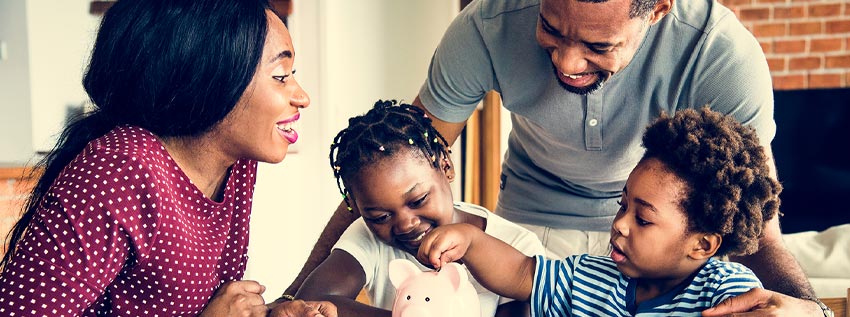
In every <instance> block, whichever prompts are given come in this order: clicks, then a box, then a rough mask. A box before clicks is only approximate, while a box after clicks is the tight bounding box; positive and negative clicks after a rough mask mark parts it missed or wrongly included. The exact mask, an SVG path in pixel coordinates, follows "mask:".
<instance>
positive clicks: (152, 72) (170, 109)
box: [0, 0, 269, 267]
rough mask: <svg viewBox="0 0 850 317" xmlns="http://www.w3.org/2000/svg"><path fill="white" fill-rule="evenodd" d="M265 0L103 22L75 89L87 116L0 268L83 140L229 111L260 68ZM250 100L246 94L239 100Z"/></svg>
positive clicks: (68, 133) (74, 127)
mask: <svg viewBox="0 0 850 317" xmlns="http://www.w3.org/2000/svg"><path fill="white" fill-rule="evenodd" d="M267 9H269V5H268V2H267V1H266V0H238V1H230V0H220V1H214V0H121V1H118V2H116V3H115V4H114V5H113V6H112V7H111V8H110V9H109V10H108V11H107V12H106V14H105V15H104V17H103V20H102V21H101V24H100V30H99V31H98V34H97V39H96V40H95V44H94V50H93V51H92V55H91V60H90V63H89V65H88V70H87V71H86V74H85V76H84V78H83V86H84V87H85V89H86V92H87V93H88V95H89V98H90V99H91V101H92V103H93V104H94V107H95V109H94V110H93V111H92V112H90V113H89V114H86V115H83V116H81V117H78V118H76V119H74V120H72V122H71V123H69V124H68V125H67V126H66V127H65V129H64V130H63V131H62V134H61V135H60V136H59V139H58V141H57V143H56V145H55V146H54V148H53V149H52V150H51V151H50V152H49V153H48V154H47V155H46V156H45V157H44V158H43V159H42V160H41V161H40V162H39V163H38V164H37V165H36V167H35V168H34V169H33V171H34V172H33V173H38V172H39V171H40V172H42V174H41V176H40V178H39V180H38V182H37V183H36V184H35V187H34V188H33V189H32V192H31V195H30V196H29V198H28V199H27V202H26V204H25V205H24V213H23V215H22V217H21V219H20V220H19V221H18V222H17V223H16V224H15V226H14V227H13V228H12V231H11V232H10V234H9V238H8V241H9V243H8V248H6V251H7V252H6V254H5V255H4V256H3V259H2V260H1V261H0V267H4V266H5V265H6V264H7V263H9V261H11V259H12V256H13V254H14V252H15V247H16V246H17V244H18V242H19V241H20V239H21V237H22V236H23V234H24V231H25V230H26V228H27V226H28V225H29V223H30V221H31V220H32V219H33V216H34V214H35V212H36V209H37V207H38V206H39V204H40V202H41V200H42V198H43V197H44V196H45V195H46V194H47V192H48V190H49V189H50V186H51V185H52V184H53V182H54V180H55V179H56V178H57V177H58V175H59V174H60V172H61V171H62V170H63V169H64V168H65V166H66V165H68V163H70V162H71V160H72V159H73V158H74V157H76V156H77V155H78V154H79V153H80V152H81V151H82V150H83V148H84V147H85V146H86V144H88V143H89V142H90V141H91V140H94V139H96V138H98V137H100V136H103V135H104V134H106V133H107V132H109V131H110V130H111V129H113V128H114V127H116V126H120V125H134V126H138V127H142V128H144V129H147V130H148V131H150V132H152V133H154V134H155V135H157V136H159V137H180V136H197V135H200V134H203V133H204V132H207V131H209V130H210V129H211V128H212V127H214V126H215V125H216V124H218V123H219V122H220V121H221V120H222V119H224V117H225V116H227V114H228V113H230V111H231V110H233V108H234V107H235V106H236V103H237V102H238V100H239V98H240V97H241V96H242V94H243V92H245V90H246V88H247V87H248V85H249V84H250V82H251V79H252V78H253V76H254V73H255V71H256V69H257V65H258V64H259V63H260V60H261V57H262V53H263V46H264V44H265V40H266V33H267V30H268V20H267V16H266V10H267ZM248 93H250V92H248Z"/></svg>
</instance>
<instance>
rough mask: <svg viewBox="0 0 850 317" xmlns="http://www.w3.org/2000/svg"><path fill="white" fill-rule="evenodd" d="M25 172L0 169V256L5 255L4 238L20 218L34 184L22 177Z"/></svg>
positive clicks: (16, 169) (22, 170) (17, 169)
mask: <svg viewBox="0 0 850 317" xmlns="http://www.w3.org/2000/svg"><path fill="white" fill-rule="evenodd" d="M25 172H26V171H25V170H24V169H22V168H2V167H0V239H2V240H0V241H2V243H1V244H0V245H2V246H3V247H0V256H3V253H5V245H6V238H7V235H8V233H9V230H11V229H12V226H14V225H15V222H17V221H18V218H19V217H20V216H21V208H22V206H23V204H24V201H25V200H26V197H27V195H28V194H29V191H30V189H31V188H32V185H33V184H34V182H33V181H32V179H30V178H28V177H22V175H25V174H24V173H25Z"/></svg>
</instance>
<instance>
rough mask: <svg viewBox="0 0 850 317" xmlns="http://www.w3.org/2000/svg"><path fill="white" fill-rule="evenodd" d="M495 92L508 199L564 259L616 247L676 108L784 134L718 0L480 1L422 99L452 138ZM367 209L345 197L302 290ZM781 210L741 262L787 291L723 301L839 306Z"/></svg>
mask: <svg viewBox="0 0 850 317" xmlns="http://www.w3.org/2000/svg"><path fill="white" fill-rule="evenodd" d="M489 90H496V91H498V92H500V93H501V96H502V101H503V104H504V106H505V108H507V109H508V110H510V111H511V118H512V123H513V130H512V131H511V133H510V136H509V139H508V151H507V154H506V156H505V163H504V165H503V168H502V170H503V174H502V182H501V188H502V190H501V192H500V195H499V203H498V206H497V208H496V210H495V211H496V212H497V213H498V214H500V215H502V216H504V217H505V218H508V219H509V220H512V221H515V222H517V223H520V224H522V225H524V226H526V227H528V228H529V229H531V230H532V231H534V232H537V233H538V235H539V236H540V238H541V240H542V241H543V243H544V245H546V247H547V249H549V251H550V253H549V256H553V257H564V256H565V255H568V254H575V253H591V254H605V253H606V252H607V250H608V245H609V241H608V240H609V235H608V232H607V231H608V228H610V225H611V222H612V219H613V217H614V214H615V213H616V211H617V209H618V207H617V205H616V204H617V200H618V198H619V196H620V192H621V191H622V188H623V185H624V183H625V180H626V178H627V177H628V174H629V171H631V170H632V168H633V167H634V166H635V165H636V163H637V161H638V160H639V159H640V157H641V155H642V154H643V150H642V149H641V146H640V136H641V135H642V133H643V130H644V128H645V127H646V125H647V124H649V123H650V122H652V120H654V119H655V118H656V117H657V116H658V115H659V114H660V113H661V112H662V111H666V112H668V113H673V112H674V111H675V110H676V109H678V108H686V107H687V108H696V107H700V106H703V105H709V106H710V107H711V108H712V109H713V110H715V111H719V112H722V113H726V114H731V115H732V116H734V117H735V118H736V119H738V120H739V121H741V122H742V123H744V124H746V125H749V126H751V127H753V128H755V129H756V131H757V132H758V134H759V136H760V138H761V143H762V145H763V146H764V147H765V149H766V150H767V151H768V155H770V141H771V140H772V139H773V137H774V134H775V132H776V126H775V123H774V121H773V94H772V87H771V79H770V73H769V71H768V68H767V63H766V61H765V58H764V55H763V53H762V51H761V48H760V47H759V45H758V42H757V41H756V40H755V39H754V38H753V37H752V36H751V35H750V33H749V32H748V31H747V30H746V29H745V28H744V27H743V26H742V25H741V24H740V22H738V20H737V19H736V18H735V16H734V14H732V12H731V11H729V10H728V9H726V8H725V7H723V6H722V5H720V4H719V3H717V2H716V1H713V0H681V1H678V2H676V1H675V0H513V1H497V0H481V1H475V2H473V3H472V4H470V5H469V6H468V7H467V8H466V9H464V11H463V12H461V14H460V15H459V16H458V17H457V18H456V19H455V20H454V21H453V23H452V25H451V26H450V27H449V29H448V30H447V31H446V34H445V35H444V37H443V39H442V42H441V43H440V46H439V47H438V48H437V50H436V52H435V53H434V57H433V59H432V61H431V66H430V70H429V74H428V79H427V80H426V82H425V84H424V85H423V86H422V89H421V90H420V92H419V96H418V97H417V98H416V100H415V101H414V104H416V105H418V106H421V107H423V108H424V109H426V110H427V111H428V113H429V115H430V116H431V118H433V120H434V125H435V126H436V127H437V129H438V130H439V131H440V132H441V133H442V134H443V136H445V137H446V139H447V140H449V141H450V142H452V141H454V140H456V139H457V137H458V135H459V134H460V132H461V130H462V129H463V126H464V124H465V122H466V119H467V118H468V117H469V116H470V114H471V113H472V112H473V111H474V109H475V106H476V104H478V102H479V101H480V100H481V99H482V98H483V96H484V94H485V93H486V92H487V91H489ZM771 167H773V169H774V170H775V166H774V164H773V162H772V159H771ZM357 216H358V213H357V211H356V210H355V211H354V212H353V213H351V212H349V211H347V210H345V208H344V205H341V208H339V209H338V210H337V212H336V213H335V215H334V217H333V218H332V219H331V221H330V222H329V224H328V227H326V229H325V232H323V235H322V237H321V238H320V240H319V242H318V243H317V245H316V248H314V250H313V254H311V258H310V260H308V263H307V264H306V265H305V268H304V269H303V270H302V274H301V275H300V276H299V279H298V280H296V281H295V282H294V283H293V285H292V286H290V289H288V291H293V290H296V289H297V287H298V285H300V283H301V280H302V279H303V278H304V277H306V274H308V273H309V272H310V270H312V268H313V267H315V265H318V263H319V262H321V259H323V258H324V256H326V255H327V254H328V252H329V251H330V247H331V246H332V245H333V243H334V242H335V241H336V240H337V238H338V236H339V234H341V232H342V231H343V230H344V229H345V227H347V225H348V223H350V222H351V221H353V219H354V218H356V217H357ZM777 218H778V217H777ZM777 218H774V219H772V220H771V221H770V222H769V223H768V225H767V226H766V228H765V231H764V237H763V238H762V239H761V241H760V249H759V251H758V252H757V253H755V254H753V255H751V256H747V257H741V258H735V259H733V260H736V261H739V262H741V263H744V264H746V265H747V266H749V267H750V268H752V269H753V270H754V271H755V272H756V274H757V275H758V276H759V278H760V279H762V281H763V282H764V284H765V286H766V287H767V288H768V289H772V290H775V291H777V292H779V293H782V294H787V295H782V294H779V293H774V292H771V291H765V290H755V291H751V292H749V293H747V294H745V295H742V296H741V297H738V298H737V299H736V300H734V301H727V302H725V303H723V304H721V305H720V308H719V309H716V310H714V313H716V314H722V313H725V312H730V311H746V310H749V309H750V308H753V307H756V308H759V309H763V310H762V312H767V311H768V310H770V309H771V307H775V308H778V310H777V312H779V313H780V314H785V315H789V316H809V315H811V316H818V315H821V314H822V313H825V312H824V311H822V310H821V308H820V307H819V306H818V304H817V303H816V301H815V300H816V299H815V298H814V292H813V291H812V289H811V286H810V285H809V284H808V281H807V279H806V277H805V275H804V274H803V272H802V270H801V269H800V267H799V265H798V264H797V263H796V261H795V260H794V258H793V257H792V256H791V255H790V253H789V252H788V251H787V250H785V248H784V246H783V244H782V241H781V232H780V229H779V221H778V219H777ZM801 298H803V299H809V300H801ZM812 299H814V300H812Z"/></svg>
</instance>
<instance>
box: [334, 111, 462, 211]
mask: <svg viewBox="0 0 850 317" xmlns="http://www.w3.org/2000/svg"><path fill="white" fill-rule="evenodd" d="M402 151H418V152H419V153H421V154H422V156H423V157H424V158H427V159H428V161H430V162H431V165H432V166H433V167H434V168H436V169H439V168H440V162H441V160H444V159H446V160H448V159H449V158H448V156H449V153H451V150H449V146H448V142H446V139H445V138H443V136H442V135H441V134H440V133H439V132H437V130H436V129H435V128H434V127H433V126H432V125H431V119H430V118H428V115H427V114H426V113H425V111H423V110H422V109H420V108H418V107H416V106H413V105H409V104H403V103H402V104H399V103H398V102H397V101H395V100H386V101H384V100H378V101H377V102H375V106H374V107H373V108H372V109H371V110H369V112H366V114H363V115H359V116H355V117H352V118H350V119H348V127H347V128H345V129H343V130H342V131H340V132H339V133H338V134H337V135H336V137H334V140H333V143H331V151H330V155H329V157H328V158H329V159H330V163H331V168H333V171H334V177H335V178H336V184H337V187H338V188H339V192H340V194H342V197H343V199H344V200H345V203H346V205H348V210H349V211H351V210H352V208H351V200H350V197H349V196H350V195H349V193H350V191H349V190H348V188H347V186H345V180H350V179H351V177H352V176H354V175H356V174H357V173H358V172H359V171H361V170H362V169H363V168H365V167H367V166H370V165H371V164H374V163H376V162H379V161H380V160H381V159H384V158H388V157H392V156H393V155H395V154H398V153H401V152H402Z"/></svg>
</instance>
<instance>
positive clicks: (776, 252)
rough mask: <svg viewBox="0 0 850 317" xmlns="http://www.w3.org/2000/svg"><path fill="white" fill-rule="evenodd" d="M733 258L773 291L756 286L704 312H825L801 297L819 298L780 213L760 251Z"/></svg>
mask: <svg viewBox="0 0 850 317" xmlns="http://www.w3.org/2000/svg"><path fill="white" fill-rule="evenodd" d="M765 151H766V154H767V156H768V165H769V166H770V170H771V175H772V176H773V177H774V178H777V173H776V164H775V162H774V161H773V153H772V152H771V150H770V148H766V149H765ZM730 259H731V260H732V261H735V262H739V263H741V264H744V265H746V266H747V267H749V268H750V269H751V270H752V271H753V273H755V274H756V276H758V278H759V280H761V282H762V284H763V285H764V286H765V288H767V289H768V290H771V291H773V292H770V291H764V290H759V289H753V290H751V291H749V292H747V293H744V294H741V295H739V296H738V297H737V298H731V299H728V300H726V301H723V302H722V303H720V304H719V305H717V306H716V307H715V308H713V309H710V310H709V311H711V313H710V314H706V313H705V312H704V313H703V316H720V315H723V314H726V313H731V312H745V311H749V310H750V309H759V308H760V309H763V310H756V311H755V312H756V314H758V313H759V312H764V313H765V314H767V311H768V310H769V308H770V307H774V308H776V309H778V310H779V311H782V312H783V313H786V314H787V315H788V316H821V315H823V312H822V311H821V309H820V307H819V306H818V305H817V304H816V303H815V302H814V301H811V300H804V299H800V298H817V297H816V296H815V291H814V289H812V285H811V284H810V283H809V280H808V278H807V277H806V274H805V273H804V272H803V269H802V268H801V267H800V264H799V263H797V260H796V259H795V258H794V256H793V255H791V252H789V251H788V249H786V248H785V244H784V243H783V242H782V231H781V229H780V228H779V215H775V216H773V218H772V219H770V220H769V221H768V222H767V223H765V228H764V235H763V236H762V238H761V239H759V249H758V251H756V253H753V254H750V255H747V256H737V257H730ZM774 292H776V293H780V294H776V293H774ZM785 295H787V296H785Z"/></svg>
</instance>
